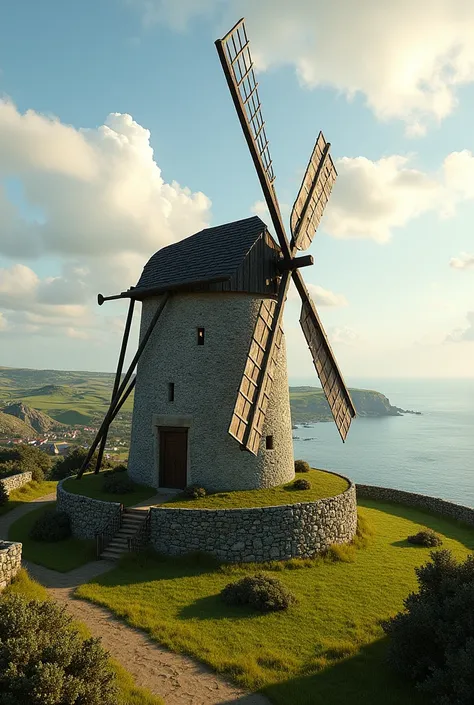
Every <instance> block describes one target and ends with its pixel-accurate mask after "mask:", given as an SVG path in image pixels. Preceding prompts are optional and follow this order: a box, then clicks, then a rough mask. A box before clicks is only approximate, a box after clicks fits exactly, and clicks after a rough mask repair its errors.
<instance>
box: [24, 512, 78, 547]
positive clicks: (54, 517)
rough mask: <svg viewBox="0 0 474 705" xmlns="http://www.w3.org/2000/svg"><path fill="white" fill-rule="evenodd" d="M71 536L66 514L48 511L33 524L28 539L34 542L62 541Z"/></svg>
mask: <svg viewBox="0 0 474 705" xmlns="http://www.w3.org/2000/svg"><path fill="white" fill-rule="evenodd" d="M69 536H71V522H70V520H69V516H68V515H67V514H66V512H57V511H55V510H54V509H48V510H47V511H46V512H45V513H44V514H42V515H41V516H40V517H39V518H38V519H37V520H36V521H35V523H34V524H33V526H32V527H31V530H30V538H31V539H33V540H34V541H48V542H52V541H62V540H63V539H67V538H69Z"/></svg>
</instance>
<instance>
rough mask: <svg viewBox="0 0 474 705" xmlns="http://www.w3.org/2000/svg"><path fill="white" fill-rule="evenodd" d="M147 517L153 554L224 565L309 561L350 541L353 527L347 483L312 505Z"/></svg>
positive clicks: (160, 511) (155, 510) (158, 511)
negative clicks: (196, 556) (191, 556)
mask: <svg viewBox="0 0 474 705" xmlns="http://www.w3.org/2000/svg"><path fill="white" fill-rule="evenodd" d="M170 506H172V505H170ZM150 516H151V519H150V536H151V543H152V545H153V548H154V549H155V550H156V551H158V552H159V553H165V554H168V555H177V554H184V553H188V552H193V551H204V552H206V553H210V554H212V555H214V556H215V557H216V558H219V559H220V560H224V561H230V562H249V561H250V562H252V561H257V562H261V561H269V560H286V559H289V558H297V557H301V558H311V557H312V556H315V555H316V554H317V553H320V552H321V551H324V550H325V549H327V548H329V546H330V545H331V544H335V543H347V542H349V541H351V540H352V539H353V538H354V535H355V532H356V528H357V504H356V493H355V485H354V484H352V483H350V486H349V488H348V489H347V490H346V491H345V492H343V493H342V494H340V495H337V496H336V497H328V498H325V499H320V500H317V501H315V502H301V503H298V504H289V505H288V504H286V505H282V506H275V507H253V508H248V509H182V508H181V509H178V508H176V509H167V508H165V507H164V506H160V507H152V508H151V510H150Z"/></svg>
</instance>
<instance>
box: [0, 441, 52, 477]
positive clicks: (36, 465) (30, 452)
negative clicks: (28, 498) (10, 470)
mask: <svg viewBox="0 0 474 705" xmlns="http://www.w3.org/2000/svg"><path fill="white" fill-rule="evenodd" d="M8 462H10V463H14V467H15V472H31V473H32V476H33V480H35V481H36V482H42V480H44V479H45V477H49V476H50V473H51V466H52V458H51V456H49V455H48V454H47V453H45V452H44V451H42V450H40V449H39V448H36V447H35V446H28V445H24V444H19V445H17V446H15V447H14V448H1V449H0V467H4V466H5V463H8ZM10 467H11V466H10ZM2 474H3V473H2Z"/></svg>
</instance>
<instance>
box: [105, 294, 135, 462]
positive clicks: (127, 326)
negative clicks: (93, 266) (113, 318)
mask: <svg viewBox="0 0 474 705" xmlns="http://www.w3.org/2000/svg"><path fill="white" fill-rule="evenodd" d="M134 306H135V299H130V304H129V307H128V314H127V321H126V323H125V330H124V332H123V338H122V347H121V348H120V355H119V359H118V363H117V371H116V373H115V380H114V388H113V391H112V396H111V399H110V403H111V404H112V402H113V400H114V398H115V396H116V394H117V391H118V388H119V384H120V378H121V376H122V370H123V362H124V360H125V353H126V352H127V345H128V338H129V335H130V328H131V326H132V319H133V308H134ZM109 426H110V424H109ZM109 426H107V427H106V429H105V431H104V434H103V436H102V440H101V442H100V448H99V452H98V454H97V463H96V466H95V474H97V473H98V472H99V471H100V466H101V465H102V458H103V457H104V451H105V444H106V443H107V434H108V432H109Z"/></svg>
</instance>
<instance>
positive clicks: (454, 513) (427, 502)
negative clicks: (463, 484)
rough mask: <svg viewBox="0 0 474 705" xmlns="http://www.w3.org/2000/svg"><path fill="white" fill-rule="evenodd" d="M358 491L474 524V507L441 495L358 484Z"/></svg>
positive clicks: (364, 494) (372, 497) (370, 497)
mask: <svg viewBox="0 0 474 705" xmlns="http://www.w3.org/2000/svg"><path fill="white" fill-rule="evenodd" d="M356 491H357V496H358V497H361V498H362V497H366V498H367V499H377V500H379V501H381V502H396V503H397V504H407V505H409V506H410V507H419V508H420V509H426V510H428V511H430V512H435V513H436V514H442V515H444V516H448V517H451V518H452V519H457V520H458V521H464V522H466V523H467V524H473V525H474V509H472V508H471V507H464V506H462V505H461V504H455V503H454V502H448V501H447V500H445V499H440V498H439V497H429V496H428V495H424V494H416V493H415V492H405V491H404V490H395V489H392V488H390V487H376V486H375V485H359V484H357V486H356Z"/></svg>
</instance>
